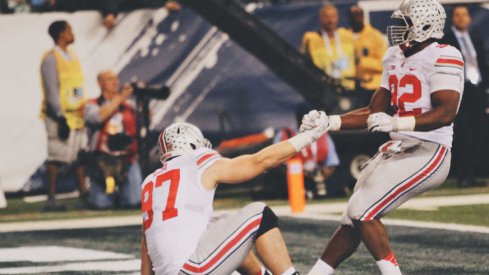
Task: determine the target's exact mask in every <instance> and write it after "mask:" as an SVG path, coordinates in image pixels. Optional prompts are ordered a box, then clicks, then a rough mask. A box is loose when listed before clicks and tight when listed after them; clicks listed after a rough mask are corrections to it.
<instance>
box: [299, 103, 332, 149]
mask: <svg viewBox="0 0 489 275" xmlns="http://www.w3.org/2000/svg"><path fill="white" fill-rule="evenodd" d="M309 114H310V116H308V115H309ZM309 114H308V115H305V116H304V118H303V119H302V121H303V123H302V125H301V128H302V129H303V132H304V133H307V134H308V135H309V136H311V138H312V139H313V142H314V141H316V140H318V139H319V138H320V137H321V136H322V135H324V134H326V132H327V131H328V129H329V117H328V116H327V115H326V113H324V112H323V111H321V112H318V111H316V110H313V111H311V112H309ZM306 116H308V117H307V118H306ZM304 119H305V120H306V121H305V122H306V123H304ZM311 126H312V127H311Z"/></svg>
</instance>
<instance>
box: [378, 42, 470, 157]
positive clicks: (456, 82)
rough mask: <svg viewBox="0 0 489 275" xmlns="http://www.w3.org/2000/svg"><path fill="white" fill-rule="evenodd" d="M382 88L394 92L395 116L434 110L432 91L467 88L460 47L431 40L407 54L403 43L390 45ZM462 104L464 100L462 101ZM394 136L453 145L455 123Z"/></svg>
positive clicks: (392, 97) (392, 101)
mask: <svg viewBox="0 0 489 275" xmlns="http://www.w3.org/2000/svg"><path fill="white" fill-rule="evenodd" d="M383 70H384V71H383V75H382V83H381V85H380V86H381V87H382V88H385V89H387V90H389V91H390V92H391V105H392V107H393V108H394V110H395V114H394V116H400V117H403V116H417V115H420V114H423V113H426V112H428V111H430V110H432V109H433V106H432V102H431V94H432V93H434V92H436V91H440V90H452V91H456V92H459V93H460V100H461V98H462V93H463V88H464V61H463V58H462V55H461V53H460V51H459V50H457V49H456V48H454V47H452V46H449V45H444V44H438V43H437V42H434V43H431V44H430V45H429V46H427V47H426V48H424V49H423V50H421V51H419V52H417V53H415V54H413V55H411V56H409V57H407V58H406V57H405V56H404V53H403V51H402V49H401V48H400V47H399V46H395V47H390V48H389V49H388V50H387V52H386V54H385V56H384V60H383ZM459 105H460V101H459ZM390 135H391V138H392V139H397V140H399V139H400V140H403V139H412V138H417V139H421V140H426V141H431V142H435V143H438V144H441V145H444V146H446V147H448V148H451V146H452V139H453V124H452V125H449V126H444V127H440V128H438V129H435V130H433V131H429V132H419V131H410V132H407V131H404V132H402V131H401V132H397V133H394V132H392V133H391V134H390Z"/></svg>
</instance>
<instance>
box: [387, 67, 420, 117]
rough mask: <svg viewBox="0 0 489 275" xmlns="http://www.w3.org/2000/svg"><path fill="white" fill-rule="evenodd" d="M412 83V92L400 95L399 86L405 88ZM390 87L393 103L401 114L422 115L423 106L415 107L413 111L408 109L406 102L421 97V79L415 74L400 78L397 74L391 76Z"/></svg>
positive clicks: (411, 101) (414, 100)
mask: <svg viewBox="0 0 489 275" xmlns="http://www.w3.org/2000/svg"><path fill="white" fill-rule="evenodd" d="M408 85H411V86H412V88H413V90H412V92H411V93H404V94H402V95H401V96H400V97H399V96H398V94H399V88H405V87H407V86H408ZM389 87H390V88H391V94H392V100H391V104H392V106H393V107H394V110H395V111H396V113H398V114H399V116H401V117H402V116H413V115H420V114H421V108H414V109H413V110H412V111H406V107H405V103H406V102H408V103H414V102H416V101H418V100H419V99H420V98H421V81H420V80H419V79H418V78H417V77H416V76H414V75H411V74H407V75H405V76H403V77H402V78H401V80H400V81H399V79H398V78H397V75H391V76H389Z"/></svg>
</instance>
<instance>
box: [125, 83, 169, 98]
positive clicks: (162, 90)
mask: <svg viewBox="0 0 489 275" xmlns="http://www.w3.org/2000/svg"><path fill="white" fill-rule="evenodd" d="M131 86H132V88H133V89H134V95H135V96H136V97H141V98H149V99H152V98H154V99H167V98H168V96H170V88H169V87H167V86H165V85H150V86H146V84H144V83H142V82H132V83H131Z"/></svg>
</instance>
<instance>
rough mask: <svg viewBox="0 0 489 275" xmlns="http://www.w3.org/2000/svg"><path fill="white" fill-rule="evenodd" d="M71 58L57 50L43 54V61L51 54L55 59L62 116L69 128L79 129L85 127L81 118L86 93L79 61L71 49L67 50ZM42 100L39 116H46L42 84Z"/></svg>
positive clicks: (45, 102) (44, 94)
mask: <svg viewBox="0 0 489 275" xmlns="http://www.w3.org/2000/svg"><path fill="white" fill-rule="evenodd" d="M68 54H69V55H70V57H71V59H70V60H67V59H66V58H65V57H63V55H62V54H61V53H60V52H59V51H57V50H54V49H53V50H50V51H48V52H47V53H46V54H44V56H43V59H42V60H43V61H44V59H46V58H47V57H48V56H50V55H53V56H54V58H55V59H56V69H57V72H58V81H59V102H60V107H61V111H62V113H63V116H64V117H65V118H66V122H67V123H68V125H69V126H70V129H81V128H84V127H85V121H84V119H83V104H84V103H85V101H86V95H85V92H84V90H83V73H82V69H81V66H80V61H79V60H78V57H77V56H76V54H75V53H74V52H73V51H70V50H68ZM43 91H44V93H43V96H44V98H43V102H42V109H41V117H42V118H44V117H45V116H46V108H47V101H46V90H45V87H44V85H43Z"/></svg>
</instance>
